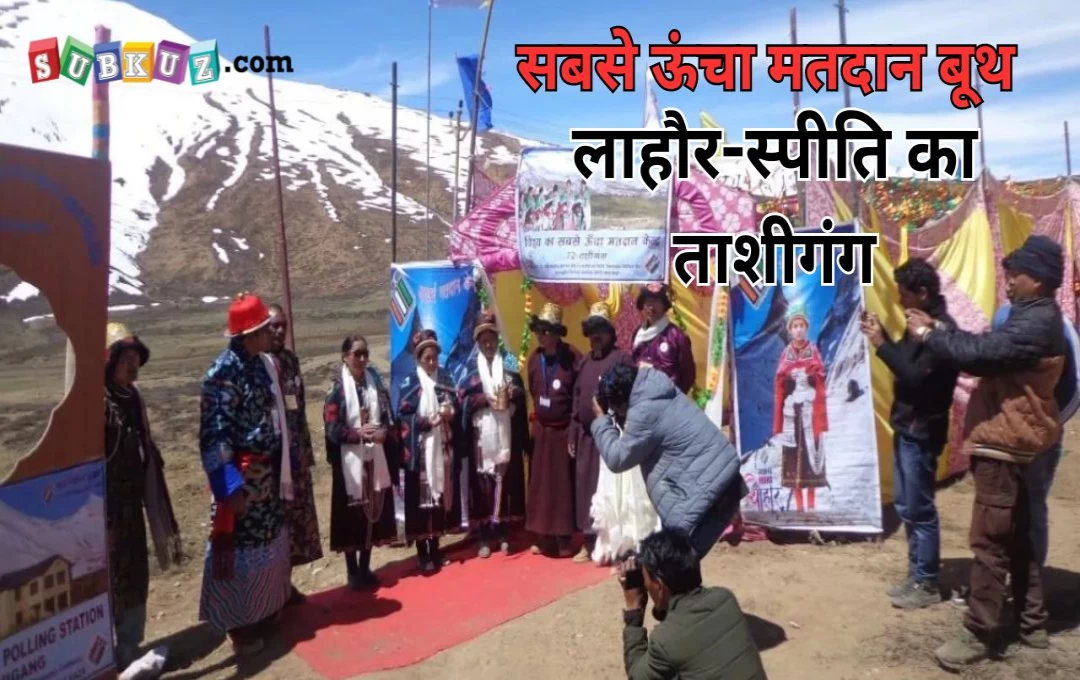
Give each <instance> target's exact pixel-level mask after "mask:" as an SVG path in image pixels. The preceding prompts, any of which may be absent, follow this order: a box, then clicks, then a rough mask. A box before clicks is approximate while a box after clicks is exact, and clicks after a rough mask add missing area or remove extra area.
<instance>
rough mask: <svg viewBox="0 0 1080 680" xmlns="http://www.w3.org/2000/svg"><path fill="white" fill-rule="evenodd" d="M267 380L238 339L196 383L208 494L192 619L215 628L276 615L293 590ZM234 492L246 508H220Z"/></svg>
mask: <svg viewBox="0 0 1080 680" xmlns="http://www.w3.org/2000/svg"><path fill="white" fill-rule="evenodd" d="M272 385H273V378H272V377H271V375H270V374H269V373H268V372H267V370H266V364H265V363H264V362H263V359H262V357H261V356H259V355H251V354H248V353H247V352H246V351H245V350H244V345H243V342H242V339H241V338H235V339H233V341H232V342H231V343H230V345H229V348H228V349H226V350H225V351H224V352H222V354H221V355H220V356H219V357H218V358H217V359H216V360H215V361H214V364H213V365H212V366H211V367H210V370H209V372H208V373H207V375H206V378H205V380H204V381H203V385H202V407H201V413H200V425H199V449H200V453H201V456H202V464H203V469H204V470H205V471H206V475H207V477H208V479H209V481H210V489H211V491H212V493H213V503H212V505H211V509H210V513H211V524H212V526H213V529H212V533H211V540H210V545H209V546H208V549H207V554H206V564H205V565H204V568H203V581H202V598H201V602H200V606H199V618H200V620H202V621H207V622H208V623H210V624H211V625H212V626H214V627H215V628H217V629H219V630H226V631H227V630H233V629H235V628H240V627H243V626H249V625H253V624H255V623H259V622H260V621H263V620H264V619H266V618H267V617H269V616H271V615H273V614H275V613H277V612H278V611H280V610H281V608H282V607H283V606H284V605H285V602H286V600H288V598H289V595H290V594H291V592H292V586H291V572H292V565H291V563H290V548H289V535H288V529H287V527H286V524H285V503H284V500H283V498H282V495H281V493H280V486H281V478H280V470H281V463H282V451H281V449H282V444H281V443H282V435H281V430H280V428H281V426H282V424H281V423H278V424H277V426H275V422H276V421H277V418H276V417H275V415H274V413H275V409H276V406H275V398H274V394H273V386H272ZM241 488H245V489H246V490H247V492H248V501H247V509H246V510H245V511H244V513H243V514H242V515H239V516H234V515H233V514H232V513H231V511H230V510H228V509H227V506H225V504H224V502H225V500H226V499H228V498H229V497H231V496H232V495H233V494H234V493H236V492H237V491H238V490H240V489H241Z"/></svg>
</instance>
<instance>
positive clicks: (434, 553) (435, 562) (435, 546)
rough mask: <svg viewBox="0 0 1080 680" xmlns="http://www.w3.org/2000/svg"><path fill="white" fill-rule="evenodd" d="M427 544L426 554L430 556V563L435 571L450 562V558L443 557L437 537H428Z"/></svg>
mask: <svg viewBox="0 0 1080 680" xmlns="http://www.w3.org/2000/svg"><path fill="white" fill-rule="evenodd" d="M428 545H429V547H428V551H429V552H428V554H429V555H430V556H431V565H432V567H434V568H435V570H436V571H438V570H439V569H442V568H443V567H445V566H446V565H448V564H450V560H448V559H446V558H445V557H443V554H442V551H441V550H439V539H438V538H432V539H430V540H429V541H428Z"/></svg>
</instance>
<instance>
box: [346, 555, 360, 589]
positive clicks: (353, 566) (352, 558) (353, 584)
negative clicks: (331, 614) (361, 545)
mask: <svg viewBox="0 0 1080 680" xmlns="http://www.w3.org/2000/svg"><path fill="white" fill-rule="evenodd" d="M345 573H346V574H348V579H349V588H351V589H352V590H360V587H361V585H362V584H361V579H360V567H359V566H358V564H357V559H356V551H355V550H347V551H346V552H345Z"/></svg>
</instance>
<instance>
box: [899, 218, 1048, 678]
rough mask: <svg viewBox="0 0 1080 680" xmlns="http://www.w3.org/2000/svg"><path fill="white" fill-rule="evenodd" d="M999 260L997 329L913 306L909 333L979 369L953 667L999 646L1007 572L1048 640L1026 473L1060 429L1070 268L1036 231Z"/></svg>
mask: <svg viewBox="0 0 1080 680" xmlns="http://www.w3.org/2000/svg"><path fill="white" fill-rule="evenodd" d="M1002 265H1003V266H1004V268H1005V287H1006V293H1007V294H1008V296H1009V300H1010V301H1011V302H1012V312H1011V314H1010V316H1009V318H1008V320H1006V321H1005V323H1004V325H1002V326H1001V328H1000V329H998V330H996V331H991V332H989V333H982V334H975V333H967V332H964V331H959V330H947V329H942V328H940V327H938V326H936V325H935V324H934V322H933V320H931V319H929V318H928V317H926V315H924V314H921V313H920V312H918V311H911V312H909V314H908V323H909V326H910V328H911V329H912V332H913V335H914V336H915V337H916V338H918V339H919V340H920V341H922V342H925V343H926V346H927V348H929V349H930V351H931V352H933V353H934V354H935V355H936V356H938V357H939V358H941V359H942V360H943V361H946V362H948V363H951V364H952V365H954V366H955V367H956V368H957V369H959V370H961V371H964V372H966V373H969V374H971V375H974V376H979V377H980V380H979V384H978V386H977V387H976V388H975V390H974V392H972V394H971V400H970V402H969V403H968V411H967V422H966V423H965V431H966V437H965V439H966V445H967V447H968V452H969V453H970V454H971V476H972V478H973V479H974V481H975V507H974V511H973V513H972V518H971V549H972V551H973V552H974V554H975V555H974V560H973V562H972V565H971V596H970V598H969V600H968V613H967V615H966V617H965V620H964V631H963V632H962V634H961V635H960V636H959V637H957V638H956V639H955V640H952V641H950V642H948V643H946V644H945V645H942V646H941V647H940V648H939V649H938V650H937V651H936V652H935V656H936V657H937V660H938V663H940V664H941V666H942V667H944V668H946V669H947V670H953V671H958V670H960V669H961V668H963V667H964V666H968V665H970V664H974V663H977V662H979V661H982V660H983V659H986V658H987V657H989V656H990V655H991V654H996V653H997V652H999V651H1001V650H1002V648H1003V645H1002V639H1001V637H1000V632H1001V630H1000V629H1001V624H1002V621H1001V617H1002V611H1003V609H1004V605H1005V595H1006V593H1005V582H1006V578H1007V577H1008V578H1010V580H1011V585H1012V594H1013V600H1014V602H1015V607H1016V611H1017V618H1018V619H1019V621H1018V623H1019V626H1018V627H1019V632H1020V641H1021V642H1022V643H1024V644H1025V645H1028V646H1029V647H1034V648H1038V649H1045V648H1047V647H1048V646H1049V640H1048V638H1047V633H1046V620H1047V614H1046V607H1045V605H1044V603H1043V593H1042V583H1041V580H1040V569H1039V564H1038V562H1037V560H1036V557H1035V554H1034V550H1033V546H1032V542H1031V538H1030V525H1031V513H1030V509H1029V508H1030V506H1029V503H1028V498H1027V486H1026V485H1025V483H1024V475H1025V471H1026V469H1027V465H1028V464H1029V463H1031V462H1032V461H1033V460H1034V459H1035V457H1036V456H1040V455H1043V454H1044V453H1045V452H1046V451H1047V450H1048V449H1050V448H1051V447H1052V446H1053V445H1054V444H1055V443H1056V442H1057V440H1058V436H1059V434H1060V426H1059V425H1058V412H1057V401H1056V400H1055V398H1054V389H1055V387H1056V386H1057V383H1058V379H1059V378H1060V376H1061V371H1062V367H1063V366H1064V363H1065V354H1066V352H1067V351H1068V349H1067V347H1068V345H1067V340H1066V338H1065V333H1064V327H1063V326H1062V317H1061V310H1060V309H1058V306H1057V302H1055V300H1054V292H1055V291H1056V290H1057V289H1058V288H1060V287H1061V283H1062V279H1063V277H1064V258H1063V256H1062V252H1061V246H1060V245H1058V244H1057V243H1055V242H1054V241H1053V240H1051V239H1049V238H1047V237H1045V236H1032V237H1030V238H1028V239H1027V241H1025V242H1024V245H1023V246H1021V247H1020V248H1019V249H1017V250H1015V251H1013V252H1012V253H1010V254H1009V255H1008V256H1007V257H1006V258H1005V259H1004V261H1003V262H1002Z"/></svg>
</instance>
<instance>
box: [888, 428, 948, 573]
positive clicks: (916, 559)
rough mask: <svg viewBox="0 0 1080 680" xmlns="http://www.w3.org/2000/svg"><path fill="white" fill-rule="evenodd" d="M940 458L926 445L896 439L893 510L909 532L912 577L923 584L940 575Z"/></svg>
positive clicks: (894, 440) (894, 446)
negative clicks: (937, 495)
mask: <svg viewBox="0 0 1080 680" xmlns="http://www.w3.org/2000/svg"><path fill="white" fill-rule="evenodd" d="M937 454H938V452H937V451H931V450H929V449H928V448H927V445H926V443H925V442H920V441H918V440H915V439H912V438H911V437H908V436H906V435H903V434H900V433H896V434H895V435H894V437H893V499H894V500H893V506H894V507H895V508H896V514H898V515H900V519H901V521H903V523H904V530H905V531H906V532H907V540H908V576H911V577H914V578H915V580H917V581H919V582H925V581H937V578H938V573H939V571H940V562H941V528H940V527H939V525H938V513H937V507H936V506H935V505H934V491H935V486H936V484H937Z"/></svg>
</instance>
